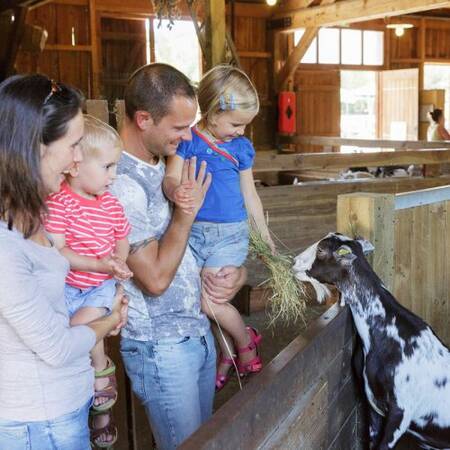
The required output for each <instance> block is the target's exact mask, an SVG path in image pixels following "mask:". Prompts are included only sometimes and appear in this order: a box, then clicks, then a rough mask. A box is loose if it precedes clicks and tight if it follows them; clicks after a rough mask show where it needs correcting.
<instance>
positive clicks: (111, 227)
mask: <svg viewBox="0 0 450 450" xmlns="http://www.w3.org/2000/svg"><path fill="white" fill-rule="evenodd" d="M46 203H47V208H48V215H46V217H45V229H46V230H47V231H48V232H50V233H55V234H64V236H65V240H66V246H67V247H69V248H70V249H71V250H73V251H74V252H76V253H77V254H79V255H80V256H89V257H92V258H103V257H105V256H108V255H110V254H111V253H112V252H113V251H114V249H115V246H116V242H117V241H118V240H121V239H124V238H126V237H127V235H128V233H129V232H130V224H129V223H128V220H127V218H126V217H125V213H124V210H123V207H122V205H121V204H120V202H119V200H118V199H117V198H116V197H114V196H113V195H112V194H110V193H109V192H105V193H104V194H102V195H101V196H99V197H97V198H96V199H92V200H90V199H87V198H85V197H82V196H80V195H78V194H77V193H75V192H73V191H72V189H71V188H70V186H69V185H68V184H67V183H63V184H62V185H61V190H60V191H59V192H58V193H57V194H52V195H50V196H49V197H48V198H47V201H46ZM109 278H111V275H108V274H106V273H97V272H81V271H78V270H71V271H70V272H69V274H68V275H67V278H66V283H68V284H70V285H71V286H74V287H77V288H79V289H87V288H90V287H94V286H99V285H100V284H102V283H103V281H105V280H107V279H109Z"/></svg>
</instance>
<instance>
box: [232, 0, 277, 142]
mask: <svg viewBox="0 0 450 450" xmlns="http://www.w3.org/2000/svg"><path fill="white" fill-rule="evenodd" d="M228 13H231V10H228ZM235 15H236V17H235V19H234V21H233V20H232V19H231V17H230V15H227V22H228V27H229V28H230V33H231V34H232V35H233V36H234V42H235V45H236V49H237V51H238V54H239V58H240V60H241V65H242V69H243V70H244V71H245V72H246V73H247V75H248V76H249V77H250V79H251V80H252V81H253V83H254V84H255V87H256V89H257V91H258V94H259V99H260V102H261V109H260V113H259V114H258V116H257V117H256V118H255V120H254V121H253V122H252V123H251V124H250V125H249V126H248V127H247V130H246V135H247V136H248V137H249V139H250V140H252V142H253V144H254V145H255V146H258V147H270V146H271V144H272V143H273V142H274V132H275V123H276V122H275V106H274V103H273V98H272V89H273V87H272V79H271V73H272V64H273V62H272V53H271V52H270V49H271V46H272V44H271V42H270V35H268V33H267V31H266V30H267V19H268V18H269V15H270V8H267V7H266V6H265V5H249V4H239V3H237V5H236V8H235ZM233 23H234V27H233V28H232V25H233Z"/></svg>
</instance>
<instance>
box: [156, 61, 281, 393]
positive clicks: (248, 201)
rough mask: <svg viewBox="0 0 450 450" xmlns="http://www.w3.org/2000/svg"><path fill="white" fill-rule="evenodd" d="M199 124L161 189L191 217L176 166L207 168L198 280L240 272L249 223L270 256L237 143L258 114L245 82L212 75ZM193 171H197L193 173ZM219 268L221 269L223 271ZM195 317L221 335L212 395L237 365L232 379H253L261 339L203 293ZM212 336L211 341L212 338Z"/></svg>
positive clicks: (196, 236)
mask: <svg viewBox="0 0 450 450" xmlns="http://www.w3.org/2000/svg"><path fill="white" fill-rule="evenodd" d="M198 101H199V105H200V112H201V120H200V122H199V123H198V124H197V125H196V126H195V127H193V128H192V140H191V141H183V142H181V143H180V145H179V146H178V149H177V154H176V155H175V156H173V157H171V158H169V161H168V165H167V170H166V177H165V179H164V183H163V187H164V192H165V194H166V195H167V197H168V198H169V199H170V200H172V201H173V202H174V203H175V204H177V205H178V206H179V207H181V208H182V209H183V210H185V211H186V212H190V211H191V201H192V199H191V196H190V186H189V185H186V184H185V185H183V184H180V180H181V173H182V170H183V164H184V161H185V160H186V159H190V158H192V157H196V158H197V161H198V162H202V163H203V164H204V162H206V164H207V171H208V172H209V173H211V175H212V183H211V186H210V188H209V190H208V192H207V194H206V197H205V201H204V203H203V206H202V208H201V209H200V211H199V212H198V214H197V217H196V219H195V222H194V225H193V227H192V232H191V236H190V239H189V245H190V247H191V250H192V252H193V254H194V256H195V258H196V260H197V264H198V266H199V268H200V269H201V274H202V278H205V277H208V275H209V276H210V275H211V274H213V275H216V276H217V275H219V276H220V275H224V276H225V274H226V266H236V267H239V266H241V265H242V264H243V263H244V262H245V259H246V257H247V253H248V239H249V238H248V221H247V219H248V216H250V218H251V220H252V222H253V223H254V224H255V225H256V227H257V228H258V229H259V231H260V233H261V234H262V236H263V237H264V238H265V239H266V241H267V242H268V243H269V245H270V246H271V248H272V249H273V250H274V245H273V242H272V240H271V238H270V234H269V231H268V229H267V226H266V223H265V220H264V213H263V208H262V204H261V200H260V199H259V196H258V193H257V192H256V189H255V184H254V180H253V174H252V165H253V160H254V156H255V150H254V148H253V145H252V144H251V142H250V141H249V140H248V139H247V138H245V137H243V134H244V130H245V127H246V126H247V125H248V124H249V123H250V122H251V121H252V120H253V119H254V117H255V116H256V114H257V113H258V111H259V99H258V94H257V92H256V89H255V87H254V86H253V84H252V83H251V81H250V79H249V78H248V77H247V75H246V74H245V73H244V72H242V71H241V70H239V69H237V68H235V67H233V66H230V65H219V66H216V67H214V68H213V69H211V70H210V71H209V72H208V73H206V74H205V76H204V77H203V78H202V80H201V81H200V85H199V91H198ZM197 166H199V164H198V165H197ZM224 268H225V269H224ZM202 309H203V311H204V312H205V313H206V314H207V315H208V317H209V318H210V319H213V320H215V321H216V322H217V323H218V325H219V326H220V329H221V330H222V332H223V333H221V336H224V337H225V339H226V342H225V341H224V339H223V338H220V339H219V345H220V348H221V355H220V357H219V366H218V370H217V376H216V388H217V389H218V390H219V389H221V388H222V387H223V386H224V385H225V383H226V382H227V381H228V371H229V369H230V368H231V367H232V366H233V365H234V364H236V365H237V368H238V371H239V375H240V376H245V375H247V374H249V373H254V372H259V371H260V370H261V368H262V361H261V358H260V356H259V354H258V348H257V346H258V343H259V342H260V341H261V335H260V334H259V333H258V332H257V331H256V330H255V329H254V328H251V327H246V326H245V323H244V321H243V320H242V317H241V315H240V314H239V312H238V311H237V310H236V309H235V308H234V307H233V306H232V305H231V304H229V303H228V302H221V301H220V299H214V301H213V300H212V299H211V298H209V297H208V295H207V293H206V292H205V290H204V289H203V292H202ZM216 334H217V333H216Z"/></svg>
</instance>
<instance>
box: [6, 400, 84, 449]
mask: <svg viewBox="0 0 450 450" xmlns="http://www.w3.org/2000/svg"><path fill="white" fill-rule="evenodd" d="M91 404H92V399H90V400H89V401H88V402H87V403H86V404H85V405H84V406H82V407H81V408H78V409H76V410H75V411H72V412H71V413H68V414H64V415H63V416H60V417H57V418H56V419H52V420H44V421H40V422H15V421H11V420H1V419H0V449H1V450H90V448H91V445H90V442H89V428H88V415H89V408H90V406H91Z"/></svg>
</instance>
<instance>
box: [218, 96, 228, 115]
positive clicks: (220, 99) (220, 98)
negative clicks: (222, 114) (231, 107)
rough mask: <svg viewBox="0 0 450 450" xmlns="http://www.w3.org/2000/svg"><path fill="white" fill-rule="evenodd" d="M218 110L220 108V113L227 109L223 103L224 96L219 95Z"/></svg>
mask: <svg viewBox="0 0 450 450" xmlns="http://www.w3.org/2000/svg"><path fill="white" fill-rule="evenodd" d="M219 108H220V110H221V111H225V110H226V109H227V105H226V103H225V97H224V95H221V96H220V97H219Z"/></svg>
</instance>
